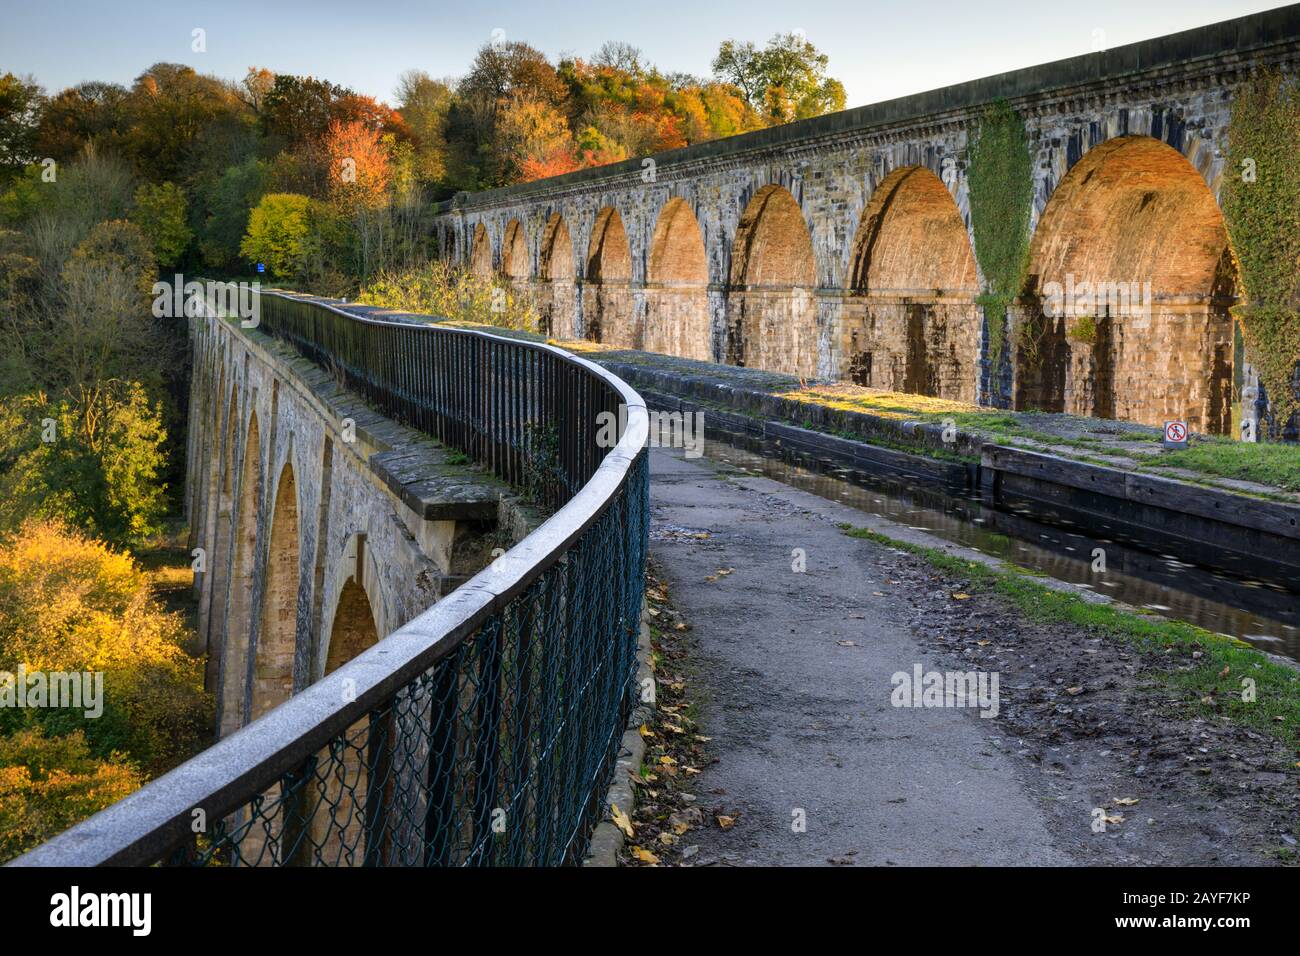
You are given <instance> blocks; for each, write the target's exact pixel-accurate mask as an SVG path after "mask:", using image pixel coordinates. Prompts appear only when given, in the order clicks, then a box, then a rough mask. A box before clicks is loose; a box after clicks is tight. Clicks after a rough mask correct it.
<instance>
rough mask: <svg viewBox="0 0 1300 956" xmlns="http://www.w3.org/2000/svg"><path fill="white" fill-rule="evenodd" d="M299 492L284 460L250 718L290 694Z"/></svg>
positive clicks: (273, 521) (268, 559)
mask: <svg viewBox="0 0 1300 956" xmlns="http://www.w3.org/2000/svg"><path fill="white" fill-rule="evenodd" d="M300 567H301V563H300V561H299V542H298V489H297V487H296V483H295V481H294V477H293V466H292V465H290V464H289V463H288V462H285V465H284V468H283V469H281V471H280V480H279V482H278V483H277V486H276V490H275V506H274V508H273V509H272V512H271V536H270V545H269V548H268V550H267V556H266V576H265V577H266V586H265V588H264V590H263V592H262V617H261V622H260V627H259V628H258V632H257V658H256V661H255V663H254V667H253V706H252V717H251V719H252V720H257V718H259V717H261V716H262V715H263V714H265V713H266V712H267V711H269V710H271V709H272V708H274V707H276V706H278V705H279V704H282V703H284V701H286V700H288V699H289V698H290V697H291V696H293V659H294V652H295V650H296V648H297V634H298V578H299V569H300Z"/></svg>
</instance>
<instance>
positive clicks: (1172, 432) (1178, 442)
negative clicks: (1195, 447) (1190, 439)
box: [1164, 422, 1187, 448]
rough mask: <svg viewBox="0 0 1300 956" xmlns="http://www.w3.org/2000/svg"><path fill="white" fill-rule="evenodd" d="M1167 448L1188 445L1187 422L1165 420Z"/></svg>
mask: <svg viewBox="0 0 1300 956" xmlns="http://www.w3.org/2000/svg"><path fill="white" fill-rule="evenodd" d="M1164 445H1165V447H1166V448H1186V447H1187V422H1165V441H1164Z"/></svg>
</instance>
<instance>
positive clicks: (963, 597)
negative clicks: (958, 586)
mask: <svg viewBox="0 0 1300 956" xmlns="http://www.w3.org/2000/svg"><path fill="white" fill-rule="evenodd" d="M891 583H892V582H891ZM952 599H953V600H954V601H969V600H970V595H969V594H967V593H966V592H965V591H958V592H957V593H956V594H954V595H953V596H952Z"/></svg>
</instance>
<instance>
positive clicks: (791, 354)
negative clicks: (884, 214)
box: [727, 185, 817, 376]
mask: <svg viewBox="0 0 1300 956" xmlns="http://www.w3.org/2000/svg"><path fill="white" fill-rule="evenodd" d="M816 285H817V269H816V261H815V259H814V258H813V244H812V234H811V233H810V232H809V231H808V224H807V223H806V222H805V221H804V217H803V211H802V210H801V209H800V208H799V203H798V202H797V201H796V200H795V198H794V196H792V195H791V194H790V192H789V191H788V190H786V189H784V188H783V187H781V186H776V185H769V186H764V187H763V188H762V189H760V190H759V191H758V192H757V193H756V194H755V195H754V197H753V198H752V199H751V200H750V201H749V203H748V205H746V207H745V211H744V213H743V214H742V215H741V217H740V224H739V227H738V228H737V230H736V240H735V243H734V245H733V248H732V254H731V282H730V289H729V291H728V294H727V313H728V323H727V324H728V330H727V332H728V336H727V338H728V341H727V361H728V362H730V363H731V364H733V365H745V366H748V367H750V368H763V369H770V370H772V371H777V372H792V373H794V374H796V375H803V376H813V375H816V374H817V297H816Z"/></svg>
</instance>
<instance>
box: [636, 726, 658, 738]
mask: <svg viewBox="0 0 1300 956" xmlns="http://www.w3.org/2000/svg"><path fill="white" fill-rule="evenodd" d="M639 730H640V733H641V736H642V737H653V736H654V735H655V732H654V731H653V730H651V729H650V728H649V727H647V726H646V725H645V724H642V725H641V726H640V728H639Z"/></svg>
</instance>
